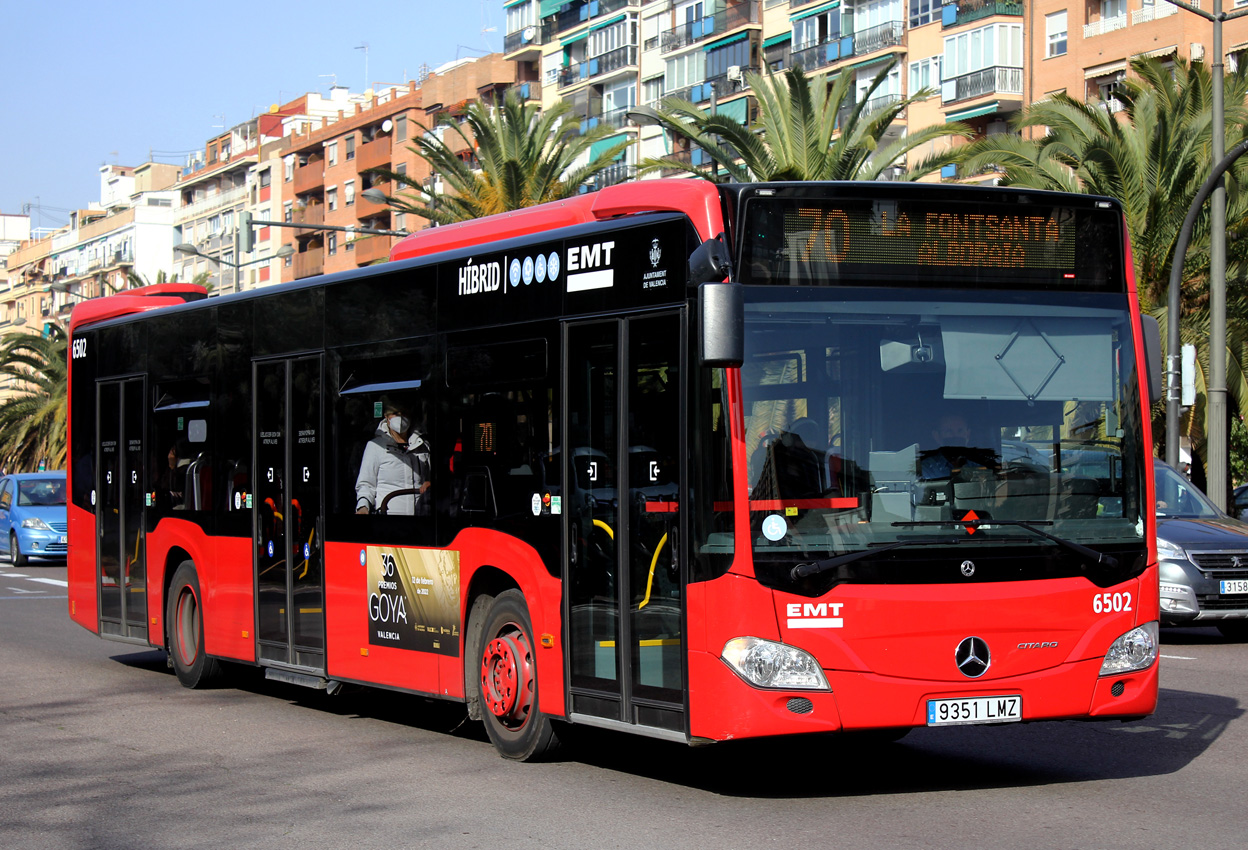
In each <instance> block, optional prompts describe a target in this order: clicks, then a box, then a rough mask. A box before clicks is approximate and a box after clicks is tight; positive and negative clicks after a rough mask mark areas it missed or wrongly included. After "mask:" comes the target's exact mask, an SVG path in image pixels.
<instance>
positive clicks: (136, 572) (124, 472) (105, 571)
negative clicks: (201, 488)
mask: <svg viewBox="0 0 1248 850" xmlns="http://www.w3.org/2000/svg"><path fill="white" fill-rule="evenodd" d="M96 401H97V404H96V411H97V414H96V415H97V416H98V417H99V419H98V422H97V428H96V433H97V434H98V435H99V445H98V446H96V457H98V458H99V459H100V460H99V470H98V471H97V473H96V482H95V517H96V528H98V529H99V535H100V539H99V546H97V547H96V553H97V554H96V559H97V561H96V566H97V570H96V575H97V581H98V582H99V585H98V587H99V599H100V634H104V635H110V636H113V637H121V638H131V639H134V640H135V641H137V642H141V643H147V642H148V628H147V553H146V547H145V546H144V539H143V537H144V535H143V520H144V518H143V507H144V503H145V497H146V495H147V494H146V491H145V488H146V487H147V475H146V470H145V469H144V440H143V423H144V420H145V418H146V417H145V416H144V413H145V404H144V401H145V393H144V381H143V379H142V378H131V379H128V380H124V381H102V382H100V383H99V384H98V385H97V387H96Z"/></svg>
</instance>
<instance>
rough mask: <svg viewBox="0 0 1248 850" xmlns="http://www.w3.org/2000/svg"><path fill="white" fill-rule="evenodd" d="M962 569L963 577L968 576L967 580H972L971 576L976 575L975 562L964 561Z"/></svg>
mask: <svg viewBox="0 0 1248 850" xmlns="http://www.w3.org/2000/svg"><path fill="white" fill-rule="evenodd" d="M960 569H961V570H962V575H964V576H966V577H967V578H970V577H971V576H973V575H975V562H974V561H963V562H962V566H961V568H960Z"/></svg>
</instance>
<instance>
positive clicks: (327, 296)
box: [69, 180, 1160, 759]
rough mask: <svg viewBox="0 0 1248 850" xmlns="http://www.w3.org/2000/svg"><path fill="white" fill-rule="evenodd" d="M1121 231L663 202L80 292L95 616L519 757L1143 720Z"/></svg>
mask: <svg viewBox="0 0 1248 850" xmlns="http://www.w3.org/2000/svg"><path fill="white" fill-rule="evenodd" d="M1125 234H1126V229H1125V223H1124V219H1123V214H1122V211H1121V209H1120V208H1119V206H1118V205H1117V204H1116V203H1115V202H1113V201H1111V200H1106V199H1102V198H1092V197H1087V196H1073V195H1062V194H1052V193H1041V192H1031V191H1017V190H1005V189H983V188H970V187H960V186H959V187H949V186H932V185H913V184H892V183H862V184H859V183H843V184H832V183H802V184H795V183H781V184H752V185H725V186H715V185H712V184H710V183H705V182H702V181H691V180H684V181H651V182H639V183H631V184H624V185H619V186H614V187H610V188H608V189H604V190H602V191H600V192H598V193H595V194H589V195H583V196H581V197H579V198H577V199H575V200H570V201H566V202H560V203H552V204H547V205H543V206H539V207H534V208H531V209H528V210H524V211H520V212H516V213H510V214H506V215H502V216H495V217H492V218H487V219H481V220H477V221H472V222H466V223H463V224H459V225H453V226H450V227H440V228H436V229H431V230H426V231H422V232H420V233H417V234H414V235H412V236H410V237H407V238H405V239H404V240H403V241H402V242H400V243H399V244H398V245H397V246H396V247H395V248H394V250H393V252H392V256H391V262H389V263H387V264H385V265H382V266H376V267H370V268H363V269H359V270H357V271H353V272H346V273H341V274H334V275H326V276H323V277H318V278H313V279H309V280H304V281H299V282H296V283H293V284H288V285H283V286H275V287H267V288H263V289H259V290H255V291H250V292H245V293H240V294H237V295H230V296H224V297H219V298H215V297H214V298H208V297H206V293H205V292H204V290H202V289H200V288H198V287H193V286H186V285H163V286H152V287H146V288H143V289H137V290H132V291H128V292H125V293H121V294H119V295H116V296H112V297H109V298H104V299H100V300H97V301H90V302H85V303H82V304H80V305H79V306H78V307H77V308H76V309H75V311H74V314H73V323H72V329H71V335H72V348H71V377H70V407H71V409H70V428H71V433H70V447H71V450H70V455H71V457H70V467H69V479H70V482H71V495H72V498H71V505H70V508H69V513H70V551H69V582H70V587H69V610H70V615H71V617H72V618H73V619H74V620H75V621H77V622H78V623H80V624H81V625H82V626H84V627H85V628H87V629H89V630H91V631H93V632H95V633H97V634H99V635H100V636H101V637H105V638H108V639H111V640H117V641H122V642H126V643H133V644H138V645H142V646H153V647H163V648H165V649H166V650H167V651H168V653H169V659H170V664H171V666H172V667H173V668H174V670H175V672H176V673H177V676H178V678H179V680H180V681H181V682H182V684H184V685H185V686H187V687H199V686H202V685H205V684H208V683H209V682H211V681H213V680H214V679H216V678H217V677H218V676H219V675H220V673H221V665H220V664H219V662H220V661H221V660H229V661H233V662H245V663H248V664H254V665H258V666H260V667H263V668H264V669H265V671H266V675H267V676H269V677H271V678H275V679H279V680H283V681H287V682H293V683H298V684H303V685H307V686H310V687H316V688H325V689H327V690H329V691H331V692H333V691H334V690H336V689H337V688H338V687H339V686H340V685H341V684H342V683H356V684H364V685H372V686H376V687H384V688H390V689H395V690H400V691H405V692H410V693H413V694H419V695H424V696H428V697H435V698H440V699H445V700H452V701H458V702H462V703H464V704H466V707H467V710H468V712H469V714H470V716H471V717H473V718H478V719H481V720H483V721H484V722H485V726H486V729H487V730H488V732H489V735H490V738H491V739H492V740H493V742H494V743H495V745H496V746H497V747H498V749H499V750H500V752H501V753H502V754H503V755H505V756H508V757H511V758H519V759H528V758H533V757H537V756H540V755H541V754H543V753H544V752H546V751H547V750H549V749H550V748H551V747H552V746H553V745H554V744H555V743H556V742H557V735H558V732H559V730H560V728H561V727H562V726H563V725H565V724H573V725H575V724H584V725H588V726H597V727H605V728H609V729H616V730H626V731H631V732H634V733H638V734H643V735H648V736H652V737H657V738H662V739H668V740H673V741H682V742H689V743H705V742H712V741H725V740H729V739H735V738H748V737H759V736H772V735H792V734H802V733H815V732H830V731H841V730H844V731H854V730H876V733H877V734H878V735H879V736H880V737H892V736H898V735H900V734H901V733H903V732H904V731H905V730H907V729H909V728H912V727H915V726H942V725H948V724H965V723H1006V722H1015V721H1034V720H1046V719H1063V718H1064V719H1070V718H1085V719H1110V718H1115V719H1126V718H1136V717H1140V716H1143V715H1146V714H1148V713H1150V712H1151V711H1153V709H1154V707H1155V704H1156V700H1157V663H1156V658H1157V623H1158V618H1159V613H1158V605H1159V603H1158V574H1157V556H1156V549H1155V543H1154V542H1153V540H1154V533H1153V532H1154V527H1153V523H1154V518H1153V511H1152V510H1151V507H1150V506H1151V505H1152V502H1153V496H1152V490H1151V487H1152V477H1151V475H1149V474H1148V470H1149V469H1150V462H1149V458H1150V457H1151V434H1150V431H1149V419H1148V416H1147V410H1148V405H1149V402H1150V399H1151V398H1153V397H1155V396H1156V395H1158V394H1159V393H1158V389H1157V384H1158V380H1157V378H1156V376H1155V375H1153V374H1151V373H1150V370H1149V369H1147V368H1145V365H1146V364H1148V363H1154V362H1159V359H1160V358H1159V356H1158V354H1157V351H1158V348H1157V342H1156V340H1157V334H1156V325H1155V323H1153V324H1151V325H1150V324H1149V323H1147V322H1142V320H1141V318H1140V312H1139V306H1138V302H1137V299H1136V292H1135V285H1134V281H1133V277H1132V274H1131V260H1130V249H1129V246H1128V244H1127V240H1126V236H1125ZM1146 342H1147V343H1148V344H1147V345H1146Z"/></svg>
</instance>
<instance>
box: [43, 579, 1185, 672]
mask: <svg viewBox="0 0 1248 850" xmlns="http://www.w3.org/2000/svg"><path fill="white" fill-rule="evenodd" d="M66 586H67V587H68V585H66ZM1161 657H1162V658H1170V659H1172V660H1174V661H1199V660H1200V659H1199V658H1194V657H1193V656H1191V655H1163V656H1161Z"/></svg>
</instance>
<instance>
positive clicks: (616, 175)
mask: <svg viewBox="0 0 1248 850" xmlns="http://www.w3.org/2000/svg"><path fill="white" fill-rule="evenodd" d="M636 173H637V168H636V166H632V165H629V164H628V163H625V162H617V163H616V164H615V165H612V166H611V167H610V168H604V169H603V170H602V171H599V172H598V175H597V176H596V177H595V178H594V181H593V182H592V183H590V184H589V189H588V191H590V192H597V191H598V190H599V189H605V188H607V187H608V186H614V185H615V184H617V183H625V182H627V181H629V180H631V179H632V178H633V176H634V175H635V174H636Z"/></svg>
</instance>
